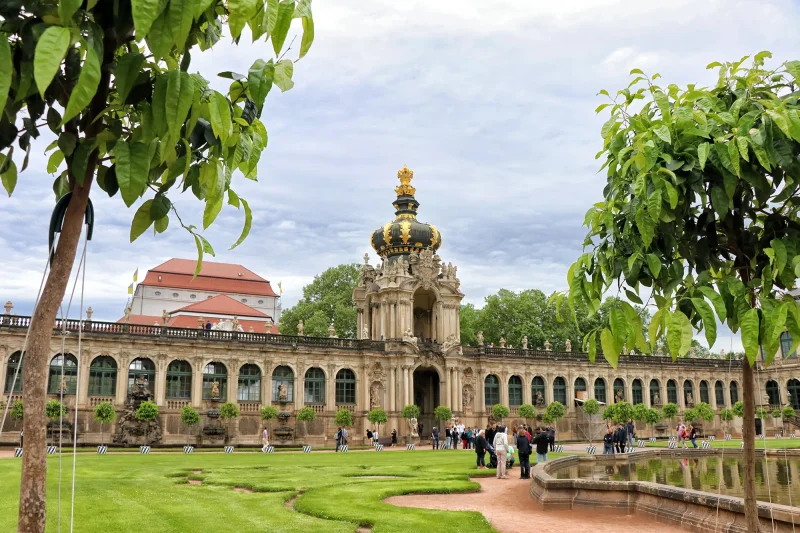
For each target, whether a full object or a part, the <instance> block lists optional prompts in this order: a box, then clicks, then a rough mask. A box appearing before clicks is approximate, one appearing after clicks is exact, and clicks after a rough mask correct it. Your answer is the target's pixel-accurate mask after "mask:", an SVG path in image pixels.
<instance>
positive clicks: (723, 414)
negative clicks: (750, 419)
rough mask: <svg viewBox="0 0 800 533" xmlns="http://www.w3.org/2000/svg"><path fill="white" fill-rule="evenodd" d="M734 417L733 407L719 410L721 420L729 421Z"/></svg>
mask: <svg viewBox="0 0 800 533" xmlns="http://www.w3.org/2000/svg"><path fill="white" fill-rule="evenodd" d="M735 417H736V414H734V412H733V409H727V408H726V409H723V410H722V411H720V412H719V419H720V420H722V421H723V422H730V421H731V420H733V419H734V418H735Z"/></svg>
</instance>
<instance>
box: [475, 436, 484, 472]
mask: <svg viewBox="0 0 800 533" xmlns="http://www.w3.org/2000/svg"><path fill="white" fill-rule="evenodd" d="M486 444H487V443H486V437H485V436H484V434H483V430H481V431H479V432H478V436H477V437H476V438H475V454H476V455H477V456H478V458H477V460H476V463H477V465H478V470H486Z"/></svg>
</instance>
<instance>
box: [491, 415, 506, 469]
mask: <svg viewBox="0 0 800 533" xmlns="http://www.w3.org/2000/svg"><path fill="white" fill-rule="evenodd" d="M504 429H505V428H504V427H503V426H497V432H496V433H495V434H494V442H493V443H492V444H493V445H494V453H495V454H496V455H497V479H508V476H507V475H506V456H507V455H508V435H506V433H505V431H504Z"/></svg>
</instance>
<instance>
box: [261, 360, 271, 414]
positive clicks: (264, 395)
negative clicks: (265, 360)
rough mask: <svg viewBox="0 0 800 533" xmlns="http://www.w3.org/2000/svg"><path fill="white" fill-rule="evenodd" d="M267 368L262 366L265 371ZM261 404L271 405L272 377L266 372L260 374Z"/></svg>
mask: <svg viewBox="0 0 800 533" xmlns="http://www.w3.org/2000/svg"><path fill="white" fill-rule="evenodd" d="M267 368H269V367H267V366H264V369H265V370H266V369H267ZM261 404H262V405H271V404H272V376H271V375H270V374H268V373H267V372H262V374H261Z"/></svg>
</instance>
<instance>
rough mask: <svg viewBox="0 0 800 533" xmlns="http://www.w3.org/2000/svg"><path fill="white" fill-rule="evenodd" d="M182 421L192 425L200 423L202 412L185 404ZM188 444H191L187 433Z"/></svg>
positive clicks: (182, 410)
mask: <svg viewBox="0 0 800 533" xmlns="http://www.w3.org/2000/svg"><path fill="white" fill-rule="evenodd" d="M181 422H183V423H184V424H185V425H187V426H189V427H192V426H196V425H197V424H199V423H200V413H198V412H197V410H196V409H195V408H194V407H192V406H191V405H184V406H183V409H181ZM186 444H187V445H188V444H189V435H188V434H187V435H186Z"/></svg>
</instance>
